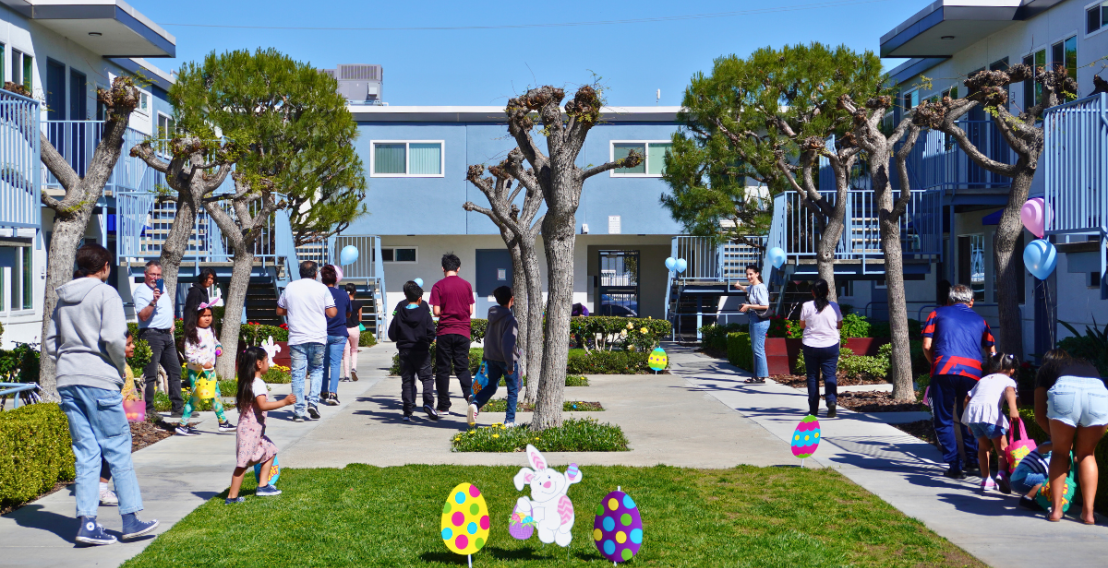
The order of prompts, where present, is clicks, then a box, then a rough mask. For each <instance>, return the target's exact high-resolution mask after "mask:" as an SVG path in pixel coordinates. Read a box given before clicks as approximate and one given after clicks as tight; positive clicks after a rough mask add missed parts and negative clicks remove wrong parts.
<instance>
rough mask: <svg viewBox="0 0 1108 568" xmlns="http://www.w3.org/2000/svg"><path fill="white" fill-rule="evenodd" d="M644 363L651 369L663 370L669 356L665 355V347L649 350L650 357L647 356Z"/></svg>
mask: <svg viewBox="0 0 1108 568" xmlns="http://www.w3.org/2000/svg"><path fill="white" fill-rule="evenodd" d="M646 364H647V365H648V366H649V367H650V369H651V370H652V371H664V370H666V367H667V366H669V357H668V356H667V355H666V351H665V349H662V348H661V347H657V348H655V349H654V350H653V351H651V352H650V357H648V358H647V360H646Z"/></svg>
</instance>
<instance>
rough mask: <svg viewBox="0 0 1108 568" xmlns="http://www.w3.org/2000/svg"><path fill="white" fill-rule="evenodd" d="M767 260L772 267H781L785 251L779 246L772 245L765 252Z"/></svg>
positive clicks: (783, 262)
mask: <svg viewBox="0 0 1108 568" xmlns="http://www.w3.org/2000/svg"><path fill="white" fill-rule="evenodd" d="M766 255H767V256H768V257H769V261H770V263H771V264H773V267H774V268H781V267H782V266H784V264H785V251H784V250H783V249H782V248H781V247H773V248H771V249H769V251H768V252H766Z"/></svg>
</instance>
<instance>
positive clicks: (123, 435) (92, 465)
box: [58, 386, 142, 517]
mask: <svg viewBox="0 0 1108 568" xmlns="http://www.w3.org/2000/svg"><path fill="white" fill-rule="evenodd" d="M58 394H60V395H61V398H62V403H61V407H62V412H64V413H65V417H66V418H68V419H69V437H70V438H72V440H73V455H74V456H75V457H76V458H77V459H76V466H77V516H78V517H95V516H96V512H97V508H98V507H99V506H100V458H101V456H103V458H104V459H105V460H107V462H108V466H109V468H110V469H111V471H112V478H113V479H115V492H116V495H118V496H119V514H120V515H126V514H128V513H137V512H139V511H141V510H142V495H141V494H140V493H139V485H138V478H137V477H135V468H134V465H132V463H131V427H130V426H129V425H128V424H127V416H126V415H125V414H124V413H123V396H122V395H121V394H120V393H119V391H118V390H107V389H98V388H95V387H86V386H71V387H62V388H60V389H58Z"/></svg>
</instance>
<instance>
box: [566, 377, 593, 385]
mask: <svg viewBox="0 0 1108 568" xmlns="http://www.w3.org/2000/svg"><path fill="white" fill-rule="evenodd" d="M566 386H567V387H587V386H589V378H588V377H584V376H581V375H566Z"/></svg>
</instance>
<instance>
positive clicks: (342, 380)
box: [339, 377, 350, 383]
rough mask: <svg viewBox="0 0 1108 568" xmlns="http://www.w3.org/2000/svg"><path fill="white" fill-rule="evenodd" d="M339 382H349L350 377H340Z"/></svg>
mask: <svg viewBox="0 0 1108 568" xmlns="http://www.w3.org/2000/svg"><path fill="white" fill-rule="evenodd" d="M339 382H340V383H349V382H350V377H342V378H341V379H339Z"/></svg>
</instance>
